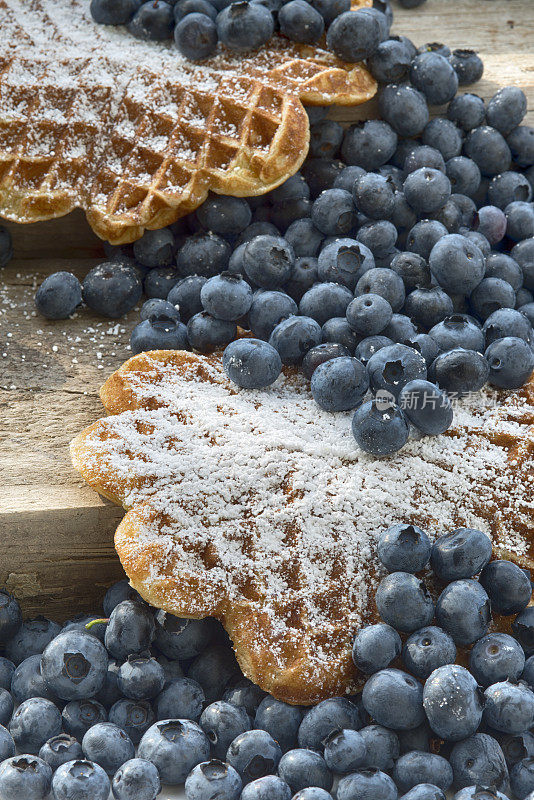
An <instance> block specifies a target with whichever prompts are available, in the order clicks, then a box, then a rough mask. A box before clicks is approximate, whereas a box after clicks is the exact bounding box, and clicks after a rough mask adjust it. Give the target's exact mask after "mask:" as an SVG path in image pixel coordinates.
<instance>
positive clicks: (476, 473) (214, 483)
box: [71, 351, 534, 704]
mask: <svg viewBox="0 0 534 800" xmlns="http://www.w3.org/2000/svg"><path fill="white" fill-rule="evenodd" d="M101 397H102V401H103V403H104V406H105V408H106V410H107V411H108V412H109V413H110V414H111V415H112V416H109V417H107V418H106V419H101V420H99V421H98V422H96V423H95V424H94V425H92V426H91V427H90V428H88V429H87V430H86V431H84V432H83V433H81V434H80V435H79V436H78V437H77V438H76V439H75V440H74V441H73V443H72V448H71V451H72V459H73V463H74V465H75V467H76V468H77V469H78V470H79V471H80V472H81V473H82V475H83V477H84V478H85V480H86V481H87V482H88V483H89V484H90V485H91V486H92V487H93V488H94V489H96V490H97V491H98V492H100V493H101V494H103V495H105V496H106V497H108V498H110V499H111V500H113V501H115V502H116V503H120V504H123V505H124V507H125V508H126V509H127V511H128V513H127V514H126V516H125V517H124V519H123V521H122V522H121V524H120V525H119V527H118V529H117V532H116V537H115V544H116V548H117V551H118V554H119V556H120V559H121V561H122V563H123V566H124V569H125V570H126V573H127V575H128V576H129V578H130V580H131V583H132V585H133V586H134V587H135V588H136V589H137V590H138V591H139V592H140V594H141V595H142V596H143V597H144V598H145V599H146V600H147V601H149V602H150V603H152V604H153V605H155V606H157V607H159V608H163V609H165V610H166V611H169V612H171V613H173V614H177V615H179V616H185V617H203V616H206V615H213V616H215V617H218V618H219V619H220V620H221V621H222V622H223V624H224V625H225V627H226V629H227V631H228V633H229V634H230V636H231V638H232V641H233V643H234V646H235V650H236V653H237V658H238V661H239V663H240V665H241V667H242V669H243V672H244V673H245V674H246V675H247V676H248V677H249V678H251V679H252V680H253V681H255V682H256V683H258V684H259V685H260V686H261V687H262V688H263V689H265V690H267V691H269V692H271V693H272V694H273V695H274V696H275V697H278V698H280V699H282V700H285V701H287V702H290V703H299V704H310V703H314V702H316V701H318V700H321V699H323V698H325V697H329V696H332V695H337V694H343V693H344V692H346V691H352V690H354V688H355V685H356V679H357V676H356V675H355V673H354V667H353V665H352V662H351V658H350V644H351V640H352V638H353V635H354V631H355V630H356V629H357V628H358V627H359V626H360V625H361V624H362V622H364V621H367V620H369V619H371V618H373V614H374V603H373V597H374V590H375V587H376V583H377V580H378V579H379V578H380V569H379V566H378V562H377V558H376V549H375V543H376V540H377V536H378V534H379V532H380V531H381V530H383V529H384V527H386V526H388V525H391V524H393V523H395V522H406V521H411V522H414V523H418V524H420V525H423V526H424V527H425V528H427V529H428V530H429V533H430V534H431V535H432V536H434V535H436V534H440V533H443V532H445V531H449V530H452V529H454V528H455V527H458V526H471V527H477V528H481V529H483V530H485V531H487V532H488V533H490V534H491V536H492V538H493V542H494V548H495V553H498V554H501V555H504V556H505V557H511V558H513V559H514V560H516V561H517V562H518V563H520V564H523V565H525V566H528V567H532V566H534V551H533V547H534V545H533V542H534V517H533V508H534V506H533V502H534V493H533V491H532V490H533V478H534V471H533V467H534V381H532V382H531V383H530V384H529V385H527V386H526V387H524V388H523V389H522V390H521V391H519V392H517V393H510V394H508V395H507V394H506V393H497V392H495V391H487V392H482V393H477V396H476V399H475V400H474V401H473V402H472V403H471V404H470V403H469V402H467V401H465V402H463V403H462V404H461V405H460V406H459V407H458V408H457V409H456V415H455V425H454V428H453V429H452V430H451V431H449V432H448V435H447V436H438V437H429V438H423V439H419V440H416V439H414V440H410V442H409V444H408V445H407V446H406V447H405V448H404V449H403V450H402V451H401V452H400V453H398V454H397V455H395V456H393V457H390V458H386V459H373V458H372V457H369V456H366V455H365V454H364V453H362V452H361V451H360V450H358V448H357V446H356V444H355V442H354V439H353V437H352V434H351V432H350V418H351V415H350V413H346V414H345V413H340V414H329V413H327V412H324V411H322V410H321V409H319V408H318V407H317V405H316V404H315V402H314V401H313V399H312V398H311V395H310V393H309V390H308V389H307V387H306V383H305V381H304V379H303V378H302V377H300V376H299V375H297V374H295V373H290V372H288V371H286V373H285V374H284V375H282V376H281V377H280V379H279V380H278V381H276V383H275V384H274V385H273V386H272V387H270V388H269V389H267V390H262V391H247V390H240V389H238V388H237V387H236V386H235V385H233V384H232V383H231V382H230V381H229V380H228V379H227V378H226V376H225V374H224V372H223V370H222V366H221V360H220V357H218V356H201V355H193V354H191V353H185V352H176V351H173V352H170V351H154V352H151V353H144V354H141V355H138V356H135V357H134V358H131V359H130V360H129V361H127V362H126V363H125V364H124V365H123V366H122V367H121V368H120V369H119V370H118V371H117V372H116V373H115V374H114V375H112V376H111V378H109V380H108V381H107V382H106V383H105V384H104V386H103V388H102V392H101Z"/></svg>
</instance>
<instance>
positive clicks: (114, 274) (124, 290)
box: [82, 261, 143, 319]
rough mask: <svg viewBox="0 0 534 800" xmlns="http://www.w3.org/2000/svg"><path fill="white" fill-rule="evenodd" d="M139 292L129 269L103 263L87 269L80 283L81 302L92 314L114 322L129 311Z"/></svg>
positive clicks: (138, 280) (121, 265)
mask: <svg viewBox="0 0 534 800" xmlns="http://www.w3.org/2000/svg"><path fill="white" fill-rule="evenodd" d="M142 292H143V287H142V285H141V281H140V279H139V276H138V275H137V273H136V271H135V270H134V269H133V268H132V267H128V266H125V265H124V264H121V263H118V262H113V261H104V262H102V263H101V264H97V266H96V267H93V269H91V270H89V272H88V273H87V275H86V276H85V278H84V280H83V284H82V294H83V299H84V301H85V302H86V303H87V305H88V306H89V308H91V309H92V310H93V311H96V312H97V314H102V315H103V316H104V317H111V318H113V319H117V318H118V317H122V316H123V315H124V314H126V313H127V312H128V311H130V310H131V309H132V308H133V307H134V306H135V305H136V304H137V303H138V301H139V299H140V298H141V295H142Z"/></svg>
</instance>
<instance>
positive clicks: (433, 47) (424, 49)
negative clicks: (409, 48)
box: [417, 42, 451, 58]
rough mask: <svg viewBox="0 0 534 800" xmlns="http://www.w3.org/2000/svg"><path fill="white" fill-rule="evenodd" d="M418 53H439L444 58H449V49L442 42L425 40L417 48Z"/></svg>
mask: <svg viewBox="0 0 534 800" xmlns="http://www.w3.org/2000/svg"><path fill="white" fill-rule="evenodd" d="M417 52H418V53H439V55H440V56H443V57H444V58H449V56H450V55H451V49H450V47H448V46H447V45H446V44H443V42H426V43H425V44H422V45H420V46H419V47H418V48H417Z"/></svg>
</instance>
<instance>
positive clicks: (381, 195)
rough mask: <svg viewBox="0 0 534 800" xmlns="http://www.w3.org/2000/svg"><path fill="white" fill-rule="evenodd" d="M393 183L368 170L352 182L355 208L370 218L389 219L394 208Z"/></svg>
mask: <svg viewBox="0 0 534 800" xmlns="http://www.w3.org/2000/svg"><path fill="white" fill-rule="evenodd" d="M394 195H395V190H394V184H393V183H392V181H390V180H389V179H388V178H384V177H383V176H382V175H379V174H377V173H375V172H368V173H366V174H365V175H362V177H361V178H359V179H358V181H357V182H356V183H355V184H354V190H353V196H354V203H355V204H356V208H357V209H358V210H359V211H361V212H362V214H365V215H366V216H367V217H370V218H371V219H378V220H381V219H389V218H390V217H391V215H392V213H393V208H394Z"/></svg>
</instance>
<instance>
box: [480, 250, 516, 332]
mask: <svg viewBox="0 0 534 800" xmlns="http://www.w3.org/2000/svg"><path fill="white" fill-rule="evenodd" d="M486 277H487V278H500V279H501V280H503V281H506V282H507V283H509V284H510V286H511V287H512V289H513V290H514V291H515V292H516V293H517V291H518V290H519V289H520V288H521V285H522V283H523V273H522V272H521V267H520V266H519V264H518V263H517V261H514V259H513V258H512V257H511V256H509V255H507V254H506V253H491V254H490V255H489V256H487V257H486ZM506 318H507V319H508V317H506Z"/></svg>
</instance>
